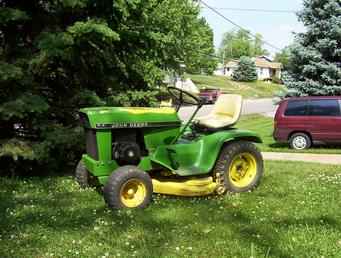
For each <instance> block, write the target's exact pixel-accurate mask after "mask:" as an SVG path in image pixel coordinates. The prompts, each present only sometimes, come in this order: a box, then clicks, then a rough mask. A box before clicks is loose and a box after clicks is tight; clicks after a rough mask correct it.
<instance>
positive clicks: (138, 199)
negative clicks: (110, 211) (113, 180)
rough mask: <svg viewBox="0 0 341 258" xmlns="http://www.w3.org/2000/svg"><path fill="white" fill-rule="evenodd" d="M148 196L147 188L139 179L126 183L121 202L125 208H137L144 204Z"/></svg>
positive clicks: (121, 192) (122, 189)
mask: <svg viewBox="0 0 341 258" xmlns="http://www.w3.org/2000/svg"><path fill="white" fill-rule="evenodd" d="M146 196H147V188H146V186H145V184H144V183H143V182H142V181H141V180H139V179H130V180H128V181H127V182H125V183H124V184H123V185H122V187H121V191H120V198H121V202H122V204H123V205H124V206H125V207H128V208H135V207H138V206H139V205H141V204H142V203H143V201H144V200H145V198H146Z"/></svg>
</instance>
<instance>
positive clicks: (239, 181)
mask: <svg viewBox="0 0 341 258" xmlns="http://www.w3.org/2000/svg"><path fill="white" fill-rule="evenodd" d="M217 173H218V174H220V177H221V178H222V179H223V184H224V187H225V189H226V190H227V191H229V192H234V193H240V192H246V191H250V190H252V189H254V188H255V187H257V186H258V184H259V183H260V180H261V178H262V176H263V158H262V155H261V153H260V151H259V150H258V148H257V147H256V146H255V145H254V144H253V143H251V142H246V141H238V142H232V143H230V144H227V145H225V146H224V147H223V149H222V151H221V153H220V157H219V159H218V161H217V163H216V166H215V168H214V175H216V174H217Z"/></svg>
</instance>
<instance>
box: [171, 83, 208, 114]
mask: <svg viewBox="0 0 341 258" xmlns="http://www.w3.org/2000/svg"><path fill="white" fill-rule="evenodd" d="M167 90H168V92H169V94H170V95H171V96H172V97H173V98H174V99H175V101H176V102H178V103H179V105H178V107H177V109H176V111H178V110H179V109H180V107H181V106H182V104H187V105H196V106H201V105H202V101H201V99H200V98H199V97H197V96H195V95H193V94H191V93H189V92H188V91H185V90H182V89H179V88H175V87H168V88H167Z"/></svg>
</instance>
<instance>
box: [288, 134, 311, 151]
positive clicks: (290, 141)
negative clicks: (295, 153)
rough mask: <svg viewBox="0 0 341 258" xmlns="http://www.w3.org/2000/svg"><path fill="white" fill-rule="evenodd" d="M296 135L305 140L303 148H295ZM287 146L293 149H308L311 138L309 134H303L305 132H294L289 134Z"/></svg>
mask: <svg viewBox="0 0 341 258" xmlns="http://www.w3.org/2000/svg"><path fill="white" fill-rule="evenodd" d="M297 137H303V138H304V139H305V141H306V146H305V147H304V148H297V147H296V146H295V143H294V141H295V138H297ZM289 146H290V148H291V149H295V150H305V149H309V148H310V147H311V139H310V137H309V135H307V134H305V133H294V134H293V135H291V136H290V139H289Z"/></svg>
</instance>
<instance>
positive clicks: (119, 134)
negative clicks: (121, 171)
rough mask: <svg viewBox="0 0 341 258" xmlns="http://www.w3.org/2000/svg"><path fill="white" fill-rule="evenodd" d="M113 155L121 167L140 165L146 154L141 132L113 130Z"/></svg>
mask: <svg viewBox="0 0 341 258" xmlns="http://www.w3.org/2000/svg"><path fill="white" fill-rule="evenodd" d="M112 139H113V142H112V155H113V159H114V160H116V162H117V163H118V164H119V165H120V166H124V165H138V164H139V162H140V161H141V157H142V156H143V154H145V147H144V143H143V136H142V134H141V132H139V130H134V129H125V130H122V129H120V130H112Z"/></svg>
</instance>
